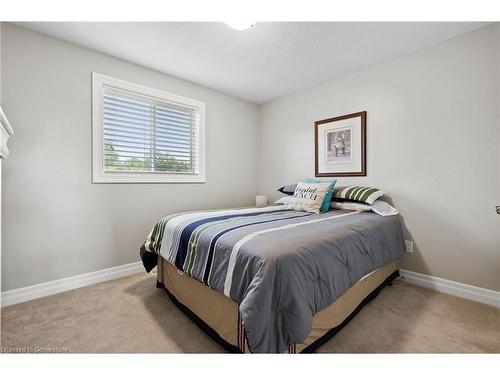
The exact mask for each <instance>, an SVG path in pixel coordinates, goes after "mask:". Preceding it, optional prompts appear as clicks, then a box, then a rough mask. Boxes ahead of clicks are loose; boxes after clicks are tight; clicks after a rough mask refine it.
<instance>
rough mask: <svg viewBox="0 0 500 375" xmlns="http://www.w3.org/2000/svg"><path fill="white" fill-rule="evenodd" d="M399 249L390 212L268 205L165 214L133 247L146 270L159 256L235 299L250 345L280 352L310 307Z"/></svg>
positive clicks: (301, 335)
mask: <svg viewBox="0 0 500 375" xmlns="http://www.w3.org/2000/svg"><path fill="white" fill-rule="evenodd" d="M404 248H405V245H404V240H403V233H402V227H401V223H400V220H399V217H398V216H389V217H382V216H378V215H376V214H373V213H366V212H363V213H360V212H355V211H344V210H333V211H329V212H326V213H322V214H311V213H307V212H299V211H293V210H289V209H286V208H285V207H284V206H271V207H264V208H255V207H252V208H243V209H229V210H218V211H199V212H190V213H179V214H173V215H169V216H167V217H164V218H162V219H161V220H160V221H158V223H157V224H156V225H155V226H154V228H153V229H152V231H151V233H150V234H149V236H148V238H147V239H146V242H145V243H144V245H143V246H142V247H141V250H140V254H141V259H142V261H143V264H144V267H145V268H146V271H148V272H149V271H150V270H151V269H152V268H154V267H155V266H156V264H157V257H158V256H161V257H163V258H164V259H165V260H167V261H168V262H170V263H172V264H173V265H175V266H176V268H177V269H178V270H179V271H181V272H183V273H185V274H187V275H189V276H191V277H193V278H195V279H197V280H199V281H200V282H203V283H204V284H206V285H207V286H209V287H210V288H213V289H215V290H217V291H219V292H221V293H223V294H224V295H226V296H227V297H229V298H231V299H232V300H233V301H235V302H237V303H238V304H239V309H240V315H241V317H242V319H243V322H244V329H245V333H246V335H247V339H248V344H249V348H250V350H251V351H252V352H258V353H281V352H283V351H285V350H287V348H288V347H290V346H292V345H294V344H299V343H301V342H303V341H304V340H305V339H306V337H307V336H308V334H309V332H310V330H311V328H312V320H313V316H314V315H315V314H316V313H317V312H318V311H320V310H321V309H322V308H324V307H326V306H328V305H329V304H331V303H332V302H334V301H335V300H336V299H337V298H338V297H340V296H341V295H342V294H343V293H344V292H345V291H346V290H347V289H349V288H350V287H351V286H352V285H354V284H355V283H356V282H357V281H358V280H360V279H361V278H362V277H363V276H364V275H366V274H368V273H370V272H372V271H374V270H375V269H377V268H379V267H381V266H383V265H385V264H387V263H390V262H392V261H394V260H396V259H398V258H399V257H400V256H401V255H402V253H403V252H404Z"/></svg>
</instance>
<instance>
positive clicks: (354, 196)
mask: <svg viewBox="0 0 500 375" xmlns="http://www.w3.org/2000/svg"><path fill="white" fill-rule="evenodd" d="M384 194H385V192H383V191H382V190H379V189H376V188H372V187H366V186H343V187H337V188H335V189H333V197H334V198H336V199H347V200H350V201H358V202H363V203H368V204H373V202H375V201H376V200H377V199H379V198H380V197H381V196H383V195H384Z"/></svg>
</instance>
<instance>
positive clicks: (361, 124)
mask: <svg viewBox="0 0 500 375" xmlns="http://www.w3.org/2000/svg"><path fill="white" fill-rule="evenodd" d="M314 151H315V172H316V177H342V176H366V111H363V112H356V113H351V114H350V115H345V116H339V117H333V118H329V119H326V120H321V121H316V122H315V123H314Z"/></svg>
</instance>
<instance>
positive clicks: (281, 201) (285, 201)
mask: <svg viewBox="0 0 500 375" xmlns="http://www.w3.org/2000/svg"><path fill="white" fill-rule="evenodd" d="M290 199H292V196H291V195H287V196H285V197H281V198H280V199H278V200H277V201H276V202H274V204H289V203H290Z"/></svg>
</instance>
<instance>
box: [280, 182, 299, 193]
mask: <svg viewBox="0 0 500 375" xmlns="http://www.w3.org/2000/svg"><path fill="white" fill-rule="evenodd" d="M296 188H297V184H293V185H285V186H282V187H280V188H279V189H278V191H279V192H280V193H283V194H286V195H293V193H294V192H295V189H296Z"/></svg>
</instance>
